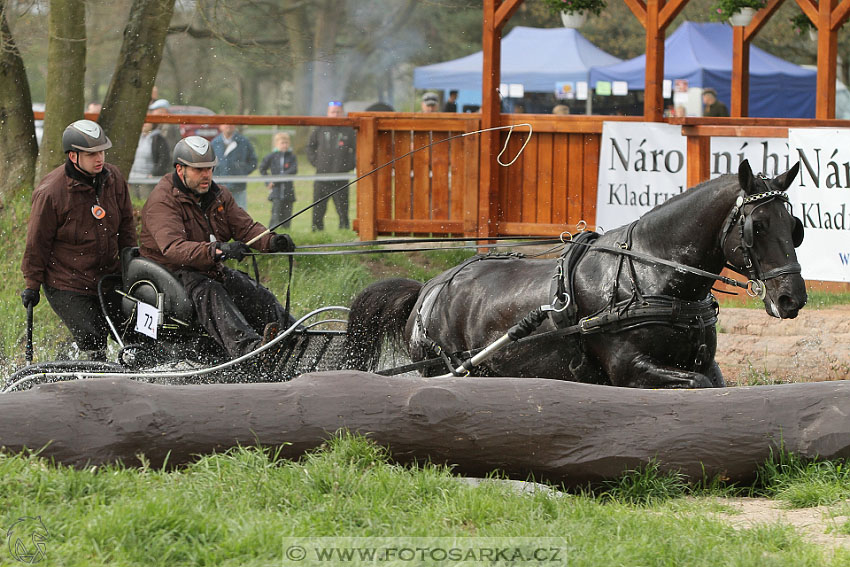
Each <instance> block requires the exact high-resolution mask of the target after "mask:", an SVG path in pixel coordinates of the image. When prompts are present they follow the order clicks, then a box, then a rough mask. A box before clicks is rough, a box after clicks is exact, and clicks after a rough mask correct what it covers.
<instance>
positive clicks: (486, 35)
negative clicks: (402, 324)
mask: <svg viewBox="0 0 850 567" xmlns="http://www.w3.org/2000/svg"><path fill="white" fill-rule="evenodd" d="M522 2H523V0H484V18H483V19H484V23H483V28H484V29H483V34H482V46H481V47H482V51H483V55H484V69H483V77H482V79H483V81H482V87H481V128H482V129H485V130H486V129H487V128H494V127H497V126H500V125H501V115H502V101H501V97H499V83H500V81H501V74H502V28H503V27H504V25H505V22H507V21H508V20H509V19H510V17H511V15H513V13H514V12H515V11H516V10H517V8H519V6H520V4H522ZM499 140H500V133H499V131H489V132H484V133H483V134H482V135H481V154H480V155H481V160H480V161H481V170H480V175H479V179H478V236H480V237H481V236H491V235H494V234H495V232H496V230H495V227H496V226H498V224H499V221H500V220H501V218H500V217H501V211H500V210H499V169H498V166H497V164H496V158H497V156H498V155H499Z"/></svg>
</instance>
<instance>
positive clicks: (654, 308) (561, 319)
mask: <svg viewBox="0 0 850 567" xmlns="http://www.w3.org/2000/svg"><path fill="white" fill-rule="evenodd" d="M637 222H638V221H634V222H633V223H631V224H630V225H629V227H628V229H627V230H626V239H625V242H622V243H618V249H620V250H623V251H629V250H631V247H632V243H631V241H632V233H633V232H634V228H635V226H636V225H637ZM585 235H588V236H585ZM598 238H599V234H597V233H595V232H590V231H586V232H583V233H581V234H579V235H578V237H576V239H575V244H579V246H570V247H569V248H567V250H566V251H565V253H564V254H563V255H562V256H561V257H560V258H559V260H558V267H557V269H556V271H555V275H554V277H553V281H552V285H551V287H550V292H551V296H552V298H553V302H552V309H551V311H549V318H550V319H551V320H552V322H553V323H554V324H555V326H556V327H558V331H556V332H560V333H561V334H573V332H571V331H572V330H573V329H575V331H574V332H577V333H580V334H582V335H590V334H596V333H603V332H604V333H619V332H623V331H628V330H632V329H637V328H640V327H644V326H647V325H665V326H669V327H675V328H677V329H681V330H695V331H696V333H697V344H698V346H697V348H696V351H695V354H694V365H693V366H694V371H696V370H698V369H699V368H700V367H701V366H702V365H703V364H704V363H705V362H706V361H707V359H708V352H709V351H708V345H707V344H706V329H707V328H708V327H709V326H712V325H714V324H715V323H716V322H717V314H718V312H719V306H718V304H717V301H716V300H715V298H714V296H712V295H711V294H709V295H708V296H707V297H706V298H704V299H701V300H697V301H689V300H683V299H680V298H678V297H673V296H669V295H644V294H643V293H642V292H641V290H640V286H639V285H638V281H637V274H636V272H635V268H634V262H633V257H632V256H631V255H627V254H620V255H619V258H620V260H619V263H618V266H617V275H616V277H615V278H614V283H613V286H612V290H611V295H610V299H609V301H608V305H606V306H605V307H603V308H602V309H600V310H599V311H597V312H595V313H593V314H591V315H588V316H586V317H583V318H581V319H580V320H579V319H578V307H577V306H576V305H575V302H574V301H572V300H571V298H572V297H575V294H574V278H575V271H576V270H575V268H576V266H577V265H578V263H579V261H580V260H581V258H583V257H584V254H586V253H587V251H588V250H590V249H591V248H594V245H593V243H594V242H595V241H596V240H597V239H598ZM624 268H627V269H628V277H629V283H630V287H631V293H630V294H629V296H628V297H626V298H625V299H623V300H620V301H617V297H618V295H619V286H620V284H619V282H620V275H621V274H622V273H623V269H624Z"/></svg>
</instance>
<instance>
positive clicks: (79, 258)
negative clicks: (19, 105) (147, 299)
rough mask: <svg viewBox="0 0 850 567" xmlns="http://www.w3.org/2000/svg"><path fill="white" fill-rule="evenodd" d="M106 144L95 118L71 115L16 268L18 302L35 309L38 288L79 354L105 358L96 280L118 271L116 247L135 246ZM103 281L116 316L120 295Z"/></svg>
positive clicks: (125, 197) (124, 195) (36, 196)
mask: <svg viewBox="0 0 850 567" xmlns="http://www.w3.org/2000/svg"><path fill="white" fill-rule="evenodd" d="M111 147H112V142H111V141H110V140H109V138H108V137H107V136H106V134H105V133H104V132H103V129H102V128H101V127H100V125H98V124H97V123H96V122H92V121H91V120H77V121H76V122H74V123H72V124H70V125H69V126H68V127H67V128H65V131H64V132H63V134H62V149H63V150H64V152H65V154H67V156H68V157H67V158H66V160H65V163H64V165H60V166H59V167H57V168H56V169H54V170H53V171H51V172H50V173H48V174H47V175H45V176H44V178H43V179H42V180H41V183H39V185H38V187H36V189H35V191H33V194H32V212H31V214H30V218H29V224H28V225H27V243H26V249H25V250H24V258H23V261H22V262H21V271H22V272H23V274H24V281H25V282H26V289H24V291H23V292H22V293H21V300H22V301H23V304H24V307H29V306H33V307H35V306H36V305H37V304H38V302H39V300H40V299H41V295H40V291H39V290H40V288H41V287H44V295H46V296H47V301H48V302H49V303H50V306H51V307H52V308H53V310H54V311H55V312H56V314H57V315H58V316H59V318H60V319H62V322H64V323H65V326H66V327H68V329H69V330H70V331H71V335H73V337H74V341H76V343H77V347H78V348H79V349H80V350H81V351H83V353H84V356H85V357H86V358H90V359H93V360H106V342H107V337H108V334H109V327H108V324H107V322H106V318H105V317H104V315H103V312H102V311H101V306H100V301H99V299H98V295H97V284H98V281H99V280H100V279H101V277H103V276H105V275H108V274H115V273H118V272H119V271H120V269H121V266H120V264H119V261H118V252H119V251H120V250H121V249H122V248H124V247H126V246H134V245H135V244H136V225H135V222H134V221H133V207H132V205H131V204H130V194H129V191H128V189H127V182H126V181H124V177H123V176H122V175H121V172H120V171H119V170H118V168H117V167H115V166H114V165H111V164H108V163H106V162H105V160H104V158H105V151H106V150H108V149H109V148H111ZM104 283H105V284H106V287H105V289H106V290H107V291H106V305H107V309H108V310H109V311H110V312H111V313H112V315H119V314H120V297H118V296H117V294H115V293H114V292H113V291H111V290H109V284H110V282H109V281H105V282H104Z"/></svg>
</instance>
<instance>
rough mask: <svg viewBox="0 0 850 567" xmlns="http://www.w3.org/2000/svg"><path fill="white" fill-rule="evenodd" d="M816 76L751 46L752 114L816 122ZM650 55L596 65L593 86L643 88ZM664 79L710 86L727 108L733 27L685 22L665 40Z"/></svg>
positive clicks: (729, 93)
mask: <svg viewBox="0 0 850 567" xmlns="http://www.w3.org/2000/svg"><path fill="white" fill-rule="evenodd" d="M816 76H817V72H816V71H815V70H812V69H804V68H803V67H800V66H799V65H795V64H793V63H789V62H788V61H785V60H784V59H780V58H779V57H775V56H773V55H770V54H769V53H767V52H765V51H762V50H761V49H759V48H758V47H755V46H750V104H749V112H748V114H749V116H753V117H776V118H814V116H815V93H816V90H817V85H816V80H817V79H816ZM645 78H646V55H641V56H639V57H635V58H634V59H630V60H628V61H623V62H622V63H619V64H616V65H611V66H608V67H595V68H594V69H592V70H591V72H590V84H591V85H595V84H596V83H597V81H626V82H627V83H628V85H629V90H630V91H639V90H643V89H644V80H645ZM664 78H665V79H670V80H675V79H687V80H688V86H689V87H699V88H707V87H711V88H713V89H715V90H716V91H717V98H718V99H719V100H721V101H723V102H724V103H726V105H727V106H728V105H729V99H730V97H731V94H732V28H731V27H729V26H727V25H726V24H722V23H696V22H685V23H683V24H682V25H681V26H679V28H678V29H676V31H675V32H673V33H672V34H671V35H670V37H668V38H667V40H666V41H665V42H664Z"/></svg>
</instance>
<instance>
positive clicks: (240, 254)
mask: <svg viewBox="0 0 850 567" xmlns="http://www.w3.org/2000/svg"><path fill="white" fill-rule="evenodd" d="M217 246H218V249H219V250H221V256H219V259H220V260H231V259H232V260H236V261H237V262H241V261H242V259H243V258H245V254H250V253H251V249H250V248H248V245H247V244H245V243H244V242H239V241H238V240H234V241H233V242H223V243H222V242H219V243H218V244H217Z"/></svg>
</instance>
